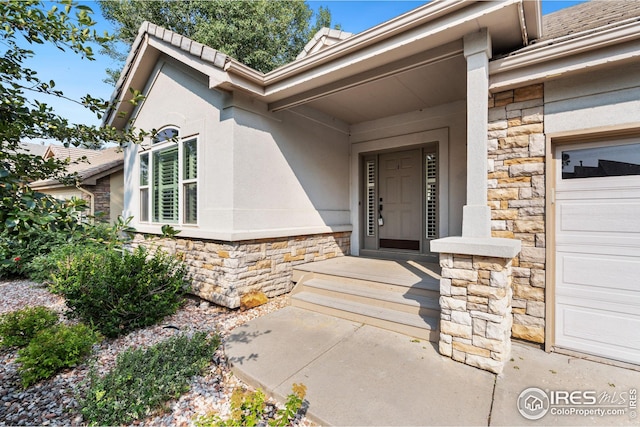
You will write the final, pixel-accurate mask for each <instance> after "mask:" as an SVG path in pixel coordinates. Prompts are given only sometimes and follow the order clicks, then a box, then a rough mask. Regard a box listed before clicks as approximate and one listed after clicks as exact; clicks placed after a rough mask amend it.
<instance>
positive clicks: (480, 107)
mask: <svg viewBox="0 0 640 427" xmlns="http://www.w3.org/2000/svg"><path fill="white" fill-rule="evenodd" d="M464 56H465V59H466V60H467V203H466V205H465V206H464V208H463V212H462V214H463V215H462V236H461V237H445V238H442V239H437V240H433V241H432V242H431V251H432V252H439V253H440V265H441V267H442V278H441V279H440V306H441V315H440V316H441V317H440V341H439V349H440V353H441V354H443V355H444V356H448V357H451V358H453V359H454V360H457V361H459V362H463V363H466V364H468V365H471V366H475V367H478V368H481V369H486V370H488V371H491V372H495V373H500V372H502V369H503V367H504V363H505V362H506V361H507V359H508V358H509V354H510V351H511V338H510V336H511V325H512V322H513V320H512V319H513V317H512V314H511V310H512V307H511V296H512V295H511V292H512V291H511V280H512V268H511V263H512V259H513V257H515V256H516V255H517V254H518V252H520V248H521V243H520V241H519V240H514V239H504V238H494V237H491V210H490V208H489V206H488V205H487V188H488V183H487V168H488V166H489V161H488V157H487V156H488V153H487V147H488V144H487V132H488V106H489V102H488V96H489V58H490V57H491V38H490V37H489V33H488V31H487V29H486V28H483V29H482V30H480V31H477V32H474V33H470V34H467V35H466V36H465V37H464Z"/></svg>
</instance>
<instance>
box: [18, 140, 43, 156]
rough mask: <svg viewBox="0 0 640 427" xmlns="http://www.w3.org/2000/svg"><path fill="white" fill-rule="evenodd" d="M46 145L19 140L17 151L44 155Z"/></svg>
mask: <svg viewBox="0 0 640 427" xmlns="http://www.w3.org/2000/svg"><path fill="white" fill-rule="evenodd" d="M46 151H47V146H46V145H42V144H33V143H31V142H20V143H19V147H18V150H17V152H18V153H26V154H31V155H34V156H40V157H42V156H44V153H45V152H46Z"/></svg>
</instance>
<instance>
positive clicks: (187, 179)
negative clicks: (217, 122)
mask: <svg viewBox="0 0 640 427" xmlns="http://www.w3.org/2000/svg"><path fill="white" fill-rule="evenodd" d="M159 135H162V139H161V138H159ZM177 138H178V130H177V129H175V128H167V129H164V130H162V131H160V132H158V134H156V136H155V137H154V139H153V145H152V146H151V150H150V151H147V152H144V153H142V154H140V157H139V165H140V221H141V222H148V221H151V222H156V223H170V224H196V223H197V221H198V140H197V138H189V139H186V140H183V141H180V140H179V139H178V141H177V142H176V139H177Z"/></svg>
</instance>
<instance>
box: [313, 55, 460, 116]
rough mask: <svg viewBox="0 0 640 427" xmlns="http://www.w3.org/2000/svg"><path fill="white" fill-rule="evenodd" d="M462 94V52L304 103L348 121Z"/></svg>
mask: <svg viewBox="0 0 640 427" xmlns="http://www.w3.org/2000/svg"><path fill="white" fill-rule="evenodd" d="M465 98H466V61H465V59H464V57H463V55H462V54H456V55H453V56H450V57H448V58H445V59H442V60H440V61H437V62H436V63H431V64H427V65H422V66H418V67H416V68H412V69H409V70H406V71H402V72H398V73H395V74H392V75H388V76H384V77H379V78H377V79H372V81H368V82H363V83H360V84H355V85H353V86H351V87H348V88H345V89H342V90H339V91H337V92H334V93H331V94H328V95H325V96H320V97H317V98H315V99H313V100H310V101H309V102H307V103H306V105H307V106H309V107H312V108H314V109H316V110H319V111H321V112H323V113H325V114H327V115H329V116H331V117H335V118H337V119H339V120H341V121H343V122H346V123H348V124H355V123H362V122H367V121H371V120H376V119H380V118H383V117H389V116H394V115H397V114H402V113H407V112H410V111H416V110H420V109H422V108H429V107H434V106H437V105H442V104H447V103H450V102H454V101H460V100H464V99H465Z"/></svg>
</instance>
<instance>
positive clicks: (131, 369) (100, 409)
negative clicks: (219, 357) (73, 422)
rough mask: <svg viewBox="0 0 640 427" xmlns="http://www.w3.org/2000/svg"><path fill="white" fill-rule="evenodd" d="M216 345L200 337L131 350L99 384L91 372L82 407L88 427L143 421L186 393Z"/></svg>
mask: <svg viewBox="0 0 640 427" xmlns="http://www.w3.org/2000/svg"><path fill="white" fill-rule="evenodd" d="M219 344H220V340H219V338H218V337H217V336H216V337H214V338H211V339H209V338H207V334H206V333H204V332H198V333H195V334H194V335H193V337H188V336H186V335H179V336H176V337H173V338H170V339H168V340H166V341H163V342H161V343H159V344H156V345H154V346H152V347H149V348H147V349H129V350H127V351H125V352H124V353H122V354H120V355H119V356H118V358H117V360H116V366H115V367H114V368H113V370H111V371H110V372H109V373H107V374H106V375H105V376H104V377H102V378H100V377H98V375H97V374H96V372H95V370H94V371H92V372H91V374H90V377H89V388H88V390H87V392H86V396H85V397H84V399H82V400H81V401H80V406H81V408H82V414H83V415H84V417H85V420H87V421H88V422H89V424H91V425H123V424H131V423H132V422H134V421H135V420H140V419H143V418H146V417H147V416H149V415H150V414H151V413H153V412H154V411H156V410H158V409H160V408H161V407H162V405H163V404H164V403H165V402H167V401H169V400H171V399H175V398H178V397H179V396H180V395H181V394H182V393H184V392H186V391H187V390H188V389H189V381H190V380H191V378H192V377H193V376H195V375H198V374H201V373H202V372H203V371H204V369H205V368H206V367H207V366H209V364H210V363H211V360H212V358H213V354H214V352H215V351H216V349H217V348H218V345H219Z"/></svg>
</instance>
